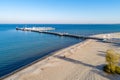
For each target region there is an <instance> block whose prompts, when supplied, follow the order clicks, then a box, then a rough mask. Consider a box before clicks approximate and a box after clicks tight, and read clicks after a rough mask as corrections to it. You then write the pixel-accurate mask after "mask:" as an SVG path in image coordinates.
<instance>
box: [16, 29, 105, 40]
mask: <svg viewBox="0 0 120 80" xmlns="http://www.w3.org/2000/svg"><path fill="white" fill-rule="evenodd" d="M16 30H22V31H31V32H37V33H45V34H51V35H56V36H65V37H71V38H78V39H95V40H103V38H97V37H90V36H80V35H74V34H68V33H60V32H50V31H40V30H26V29H25V28H16Z"/></svg>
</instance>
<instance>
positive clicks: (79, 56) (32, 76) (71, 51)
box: [4, 33, 120, 80]
mask: <svg viewBox="0 0 120 80" xmlns="http://www.w3.org/2000/svg"><path fill="white" fill-rule="evenodd" d="M105 35H107V34H100V35H95V36H96V37H99V38H103V37H104V36H105ZM110 35H112V36H109V38H120V37H119V33H111V34H110ZM119 47H120V45H118V44H115V43H107V42H102V41H98V40H92V39H89V40H86V41H84V42H81V43H78V44H75V45H73V46H70V47H68V48H65V49H62V50H60V51H57V52H55V53H54V54H53V55H51V56H49V57H46V58H45V59H43V60H41V61H38V62H37V63H35V64H32V65H31V66H28V67H27V68H24V69H22V70H20V71H18V72H16V73H14V74H12V75H10V76H8V77H6V78H4V80H119V79H120V76H118V75H111V74H107V73H105V72H103V70H102V67H103V66H104V65H105V51H106V50H108V49H114V50H116V51H117V52H120V51H119Z"/></svg>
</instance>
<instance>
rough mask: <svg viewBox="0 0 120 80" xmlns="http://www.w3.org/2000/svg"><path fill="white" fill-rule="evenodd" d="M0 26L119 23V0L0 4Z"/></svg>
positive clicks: (7, 1)
mask: <svg viewBox="0 0 120 80" xmlns="http://www.w3.org/2000/svg"><path fill="white" fill-rule="evenodd" d="M0 23H48V24H49V23H63V24H65V23H66V24H67V23H68V24H76V23H77V24H81V23H82V24H85V23H87V24H88V23H95V24H96V23H120V0H0Z"/></svg>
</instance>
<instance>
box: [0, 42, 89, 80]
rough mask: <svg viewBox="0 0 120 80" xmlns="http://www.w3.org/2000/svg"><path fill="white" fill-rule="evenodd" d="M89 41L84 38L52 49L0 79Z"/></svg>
mask: <svg viewBox="0 0 120 80" xmlns="http://www.w3.org/2000/svg"><path fill="white" fill-rule="evenodd" d="M87 41H88V40H84V41H82V42H78V43H75V44H73V45H70V46H67V47H65V48H62V49H58V50H54V51H52V52H49V54H48V55H46V56H44V57H41V58H40V59H37V60H35V61H33V62H31V63H30V64H27V65H25V66H23V67H21V68H19V69H17V70H15V71H13V72H11V73H9V74H6V75H4V76H2V77H0V80H1V79H5V78H7V77H10V76H12V75H14V74H16V73H18V72H19V71H21V70H24V69H26V68H28V67H30V66H32V65H34V64H36V63H38V62H44V61H47V60H46V59H47V58H49V57H51V56H53V55H55V54H58V53H61V52H64V51H66V50H67V49H71V48H73V47H75V46H77V45H79V44H82V43H86V42H87Z"/></svg>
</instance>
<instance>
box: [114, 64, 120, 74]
mask: <svg viewBox="0 0 120 80" xmlns="http://www.w3.org/2000/svg"><path fill="white" fill-rule="evenodd" d="M115 72H116V73H118V74H120V66H116V69H115Z"/></svg>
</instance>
